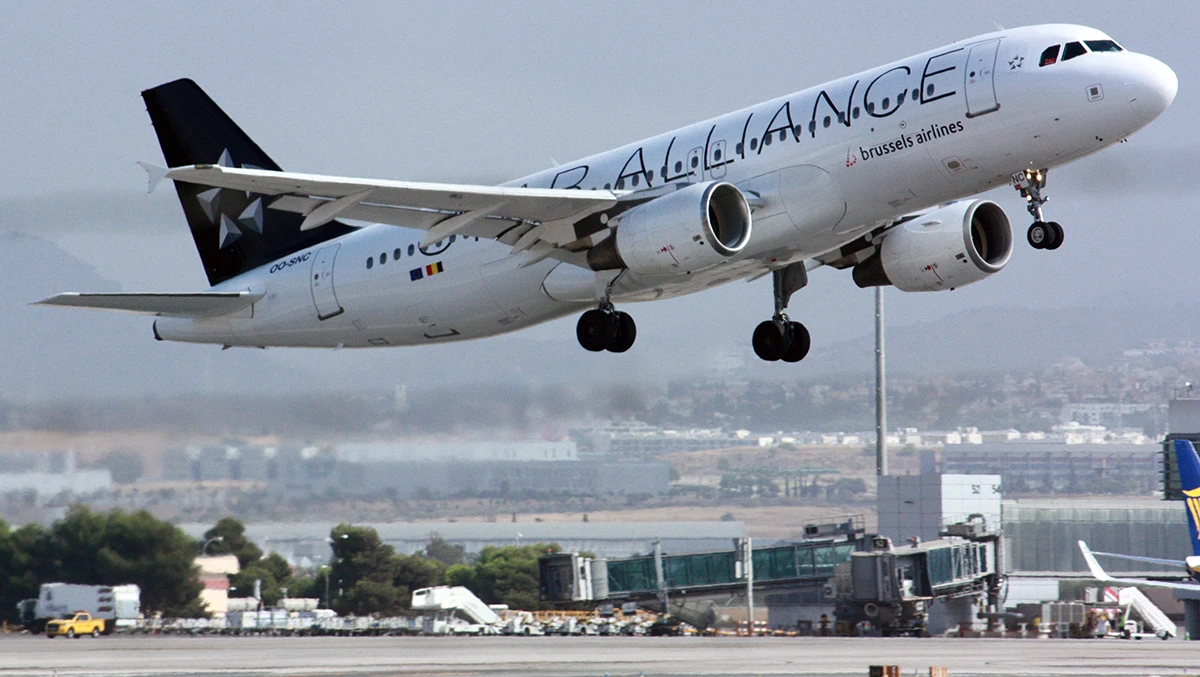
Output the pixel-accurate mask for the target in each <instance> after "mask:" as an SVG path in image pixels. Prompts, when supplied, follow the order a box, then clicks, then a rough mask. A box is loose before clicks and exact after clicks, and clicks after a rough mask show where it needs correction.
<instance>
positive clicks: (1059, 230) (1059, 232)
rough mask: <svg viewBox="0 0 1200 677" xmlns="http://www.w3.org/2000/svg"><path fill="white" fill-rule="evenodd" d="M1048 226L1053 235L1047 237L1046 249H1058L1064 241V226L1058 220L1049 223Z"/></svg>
mask: <svg viewBox="0 0 1200 677" xmlns="http://www.w3.org/2000/svg"><path fill="white" fill-rule="evenodd" d="M1046 227H1047V228H1049V229H1050V235H1052V236H1053V237H1050V238H1048V239H1047V242H1046V249H1058V248H1059V247H1061V246H1062V243H1063V227H1062V226H1060V225H1058V222H1056V221H1051V222H1049V223H1047V224H1046Z"/></svg>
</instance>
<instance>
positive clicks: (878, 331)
mask: <svg viewBox="0 0 1200 677" xmlns="http://www.w3.org/2000/svg"><path fill="white" fill-rule="evenodd" d="M875 474H876V475H879V476H880V477H882V476H884V475H886V474H888V458H887V362H886V361H885V359H884V344H883V287H876V288H875Z"/></svg>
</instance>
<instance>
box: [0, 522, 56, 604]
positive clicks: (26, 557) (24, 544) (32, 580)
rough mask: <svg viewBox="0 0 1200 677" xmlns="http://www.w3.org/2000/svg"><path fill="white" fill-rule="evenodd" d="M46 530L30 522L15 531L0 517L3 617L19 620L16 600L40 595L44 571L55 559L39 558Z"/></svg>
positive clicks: (0, 590) (0, 600)
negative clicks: (39, 590)
mask: <svg viewBox="0 0 1200 677" xmlns="http://www.w3.org/2000/svg"><path fill="white" fill-rule="evenodd" d="M45 543H46V530H45V529H43V528H42V527H41V526H40V525H37V524H28V525H26V526H23V527H21V528H20V529H17V530H15V531H13V530H11V529H10V528H9V526H8V524H7V523H6V522H4V521H3V520H0V619H3V620H6V621H10V622H16V621H17V620H18V618H17V607H16V605H17V603H18V602H20V601H21V600H23V599H29V598H31V597H37V596H38V586H39V585H40V584H41V582H42V574H43V570H44V569H45V568H46V567H47V566H48V565H50V564H53V563H52V562H47V561H46V560H44V559H41V558H40V557H39V554H40V553H39V550H44V548H45Z"/></svg>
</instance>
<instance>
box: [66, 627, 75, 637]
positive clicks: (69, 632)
mask: <svg viewBox="0 0 1200 677" xmlns="http://www.w3.org/2000/svg"><path fill="white" fill-rule="evenodd" d="M67 639H75V628H70V629H68V630H67Z"/></svg>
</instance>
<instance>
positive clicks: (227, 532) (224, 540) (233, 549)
mask: <svg viewBox="0 0 1200 677" xmlns="http://www.w3.org/2000/svg"><path fill="white" fill-rule="evenodd" d="M210 539H220V540H213V541H212V543H209V544H208V547H207V548H205V552H206V553H208V554H211V555H236V556H237V558H238V566H239V567H241V568H242V569H245V568H246V567H248V566H250V564H251V563H252V562H257V561H258V560H260V559H262V556H263V551H262V548H259V547H258V546H257V545H255V544H254V542H253V541H251V540H250V539H248V538H246V525H244V524H242V523H241V522H240V521H238V520H236V519H234V518H232V517H224V518H222V519H221V520H220V521H219V522H217V524H216V526H214V527H213V528H211V529H209V530H208V531H206V532H204V540H205V541H208V540H210Z"/></svg>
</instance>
